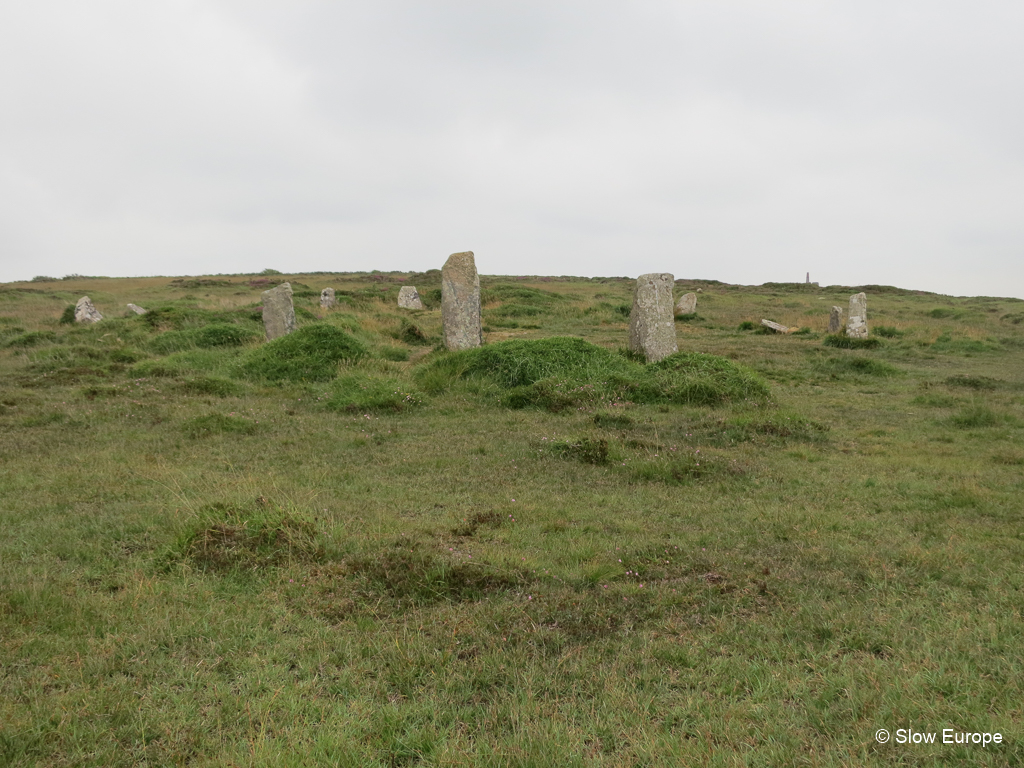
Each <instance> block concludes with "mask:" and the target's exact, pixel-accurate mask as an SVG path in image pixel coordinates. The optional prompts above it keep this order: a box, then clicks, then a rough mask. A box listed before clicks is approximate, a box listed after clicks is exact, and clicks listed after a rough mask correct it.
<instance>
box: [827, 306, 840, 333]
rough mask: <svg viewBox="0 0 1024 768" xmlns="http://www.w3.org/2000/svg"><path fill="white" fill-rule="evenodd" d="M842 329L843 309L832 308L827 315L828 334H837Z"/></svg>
mask: <svg viewBox="0 0 1024 768" xmlns="http://www.w3.org/2000/svg"><path fill="white" fill-rule="evenodd" d="M842 329H843V308H842V307H832V311H831V312H829V313H828V332H829V333H839V331H841V330H842Z"/></svg>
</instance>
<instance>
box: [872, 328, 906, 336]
mask: <svg viewBox="0 0 1024 768" xmlns="http://www.w3.org/2000/svg"><path fill="white" fill-rule="evenodd" d="M871 332H872V333H873V334H875V335H876V336H881V337H882V338H885V339H898V338H899V337H900V336H905V335H906V334H907V332H906V331H901V330H899V329H898V328H895V327H893V326H891V325H876V326H875V327H874V328H872V329H871Z"/></svg>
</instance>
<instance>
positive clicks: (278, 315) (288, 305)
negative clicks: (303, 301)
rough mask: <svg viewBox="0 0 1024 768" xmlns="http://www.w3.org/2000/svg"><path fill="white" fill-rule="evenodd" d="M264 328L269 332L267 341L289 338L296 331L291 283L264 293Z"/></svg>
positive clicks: (282, 284)
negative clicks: (282, 337)
mask: <svg viewBox="0 0 1024 768" xmlns="http://www.w3.org/2000/svg"><path fill="white" fill-rule="evenodd" d="M263 327H264V328H266V330H267V341H273V340H274V339H276V338H279V337H281V336H287V335H288V334H289V333H291V332H292V331H294V330H295V305H294V304H293V303H292V286H291V283H281V284H280V285H279V286H277V287H276V288H271V289H270V290H269V291H264V292H263Z"/></svg>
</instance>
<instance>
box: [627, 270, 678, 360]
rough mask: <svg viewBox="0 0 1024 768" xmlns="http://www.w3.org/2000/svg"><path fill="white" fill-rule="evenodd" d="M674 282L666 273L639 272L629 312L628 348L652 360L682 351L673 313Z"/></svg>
mask: <svg viewBox="0 0 1024 768" xmlns="http://www.w3.org/2000/svg"><path fill="white" fill-rule="evenodd" d="M674 284H675V279H674V278H673V277H672V275H670V274H668V273H667V272H661V273H657V272H654V273H651V274H649V275H640V277H638V278H637V280H636V290H635V291H634V292H633V311H632V312H631V313H630V315H629V348H630V350H631V351H633V352H642V353H643V354H644V356H645V357H646V358H647V361H648V362H651V363H653V362H656V361H658V360H661V359H662V358H663V357H668V356H669V355H671V354H674V353H675V352H678V351H679V346H678V345H677V344H676V323H675V318H674V317H673V316H672V286H673V285H674Z"/></svg>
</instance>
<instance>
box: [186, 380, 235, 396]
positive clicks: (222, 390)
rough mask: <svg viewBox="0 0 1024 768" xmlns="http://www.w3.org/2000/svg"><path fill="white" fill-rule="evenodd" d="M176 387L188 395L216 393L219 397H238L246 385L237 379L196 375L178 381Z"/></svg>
mask: <svg viewBox="0 0 1024 768" xmlns="http://www.w3.org/2000/svg"><path fill="white" fill-rule="evenodd" d="M176 389H177V390H178V391H179V392H184V393H185V394H188V395H216V396H217V397H237V396H238V395H241V394H242V393H243V392H245V387H244V386H243V385H241V384H240V383H238V382H237V381H231V380H230V379H225V378H222V377H220V376H196V377H194V378H190V379H186V380H185V381H181V382H178V384H177V385H176Z"/></svg>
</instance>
